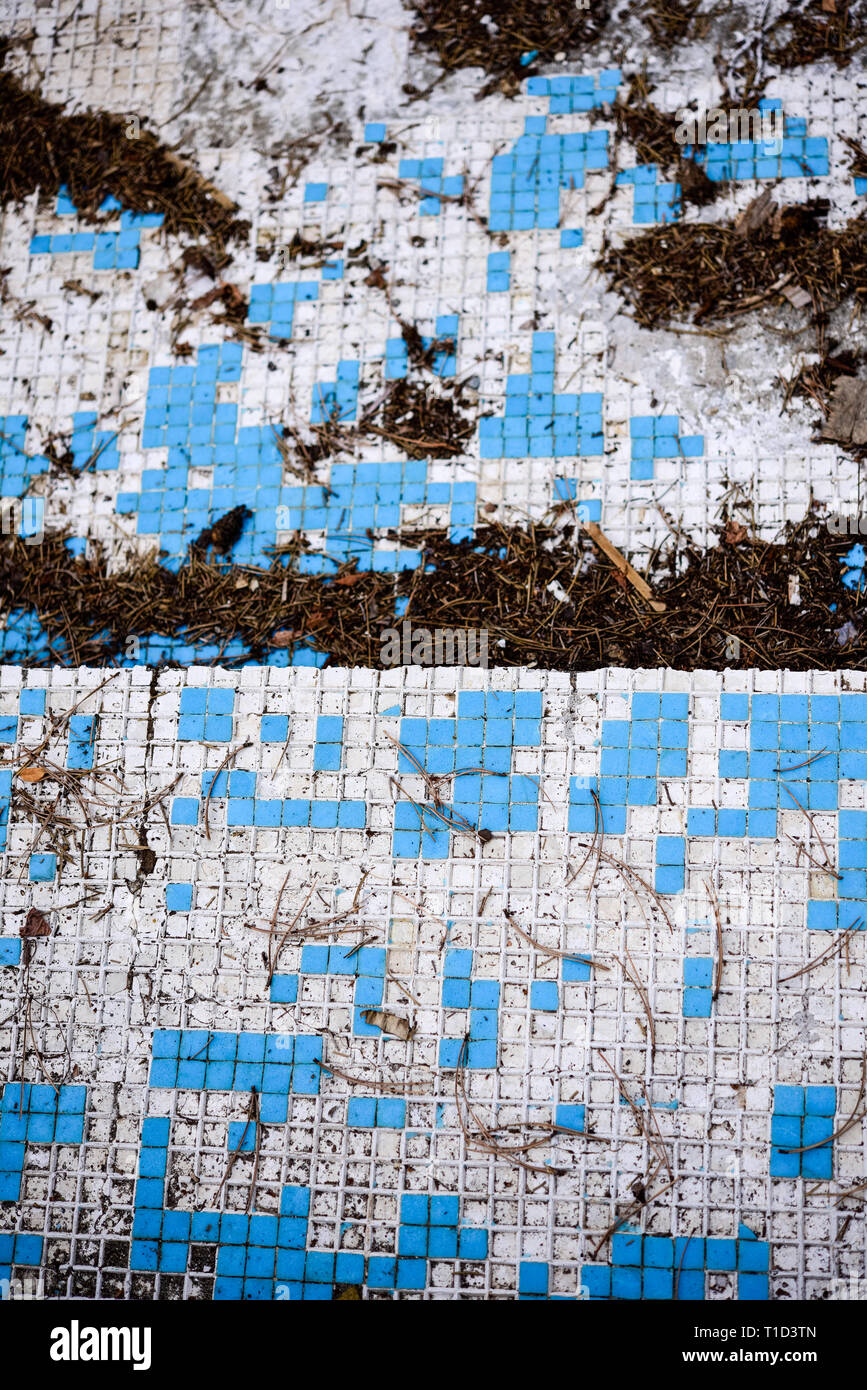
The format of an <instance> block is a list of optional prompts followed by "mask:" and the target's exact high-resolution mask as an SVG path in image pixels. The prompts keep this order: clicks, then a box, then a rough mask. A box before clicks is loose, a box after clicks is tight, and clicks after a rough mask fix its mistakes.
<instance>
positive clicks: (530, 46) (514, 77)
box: [409, 0, 610, 99]
mask: <svg viewBox="0 0 867 1390" xmlns="http://www.w3.org/2000/svg"><path fill="white" fill-rule="evenodd" d="M409 8H411V9H412V10H413V11H414V13H415V17H416V22H415V24H414V26H413V28H412V31H411V37H412V41H413V43H414V44H415V45H416V46H417V47H418V48H423V49H430V50H432V51H433V52H434V53H435V54H436V56H437V58H438V59H439V61H440V63H441V65H442V67H443V69H444V71H445V72H454V71H455V70H456V69H458V68H482V69H483V70H484V71H485V72H486V73H488V74H489V76H490V81H488V82H486V83H485V84H484V85H483V86H482V87H481V89H480V90H479V91H478V92H477V93H476V98H477V99H479V98H481V97H484V96H487V95H488V94H489V93H490V92H494V91H498V92H503V93H504V94H505V95H506V96H514V95H515V94H516V93H517V92H518V90H519V89H520V85H521V82H522V81H523V79H524V78H525V77H527V76H528V74H529V72H531V71H532V67H531V63H532V61H533V59H536V58H538V60H539V62H540V63H546V62H551V60H552V59H553V58H554V56H555V54H557V53H560V52H563V53H566V54H567V55H568V56H569V57H570V58H571V57H573V56H574V55H575V54H576V53H577V52H579V51H580V50H582V49H584V48H586V47H588V45H589V44H591V43H593V42H594V40H596V39H598V38H599V36H600V34H601V33H602V31H603V30H604V28H605V26H606V24H607V23H608V15H609V10H610V5H609V3H608V0H590V3H589V4H588V5H587V7H586V9H579V8H578V7H577V5H576V3H575V0H412V3H411V4H410V6H409ZM528 54H532V55H533V59H531V60H529V61H522V60H526V58H527V55H528ZM409 94H410V95H413V96H415V95H419V94H418V93H417V92H416V91H415V89H414V88H413V89H412V90H411V91H410V93H409Z"/></svg>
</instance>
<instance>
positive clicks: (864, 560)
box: [840, 541, 867, 589]
mask: <svg viewBox="0 0 867 1390" xmlns="http://www.w3.org/2000/svg"><path fill="white" fill-rule="evenodd" d="M840 563H841V565H842V566H843V583H844V584H845V586H846V588H847V589H863V588H864V566H865V564H867V551H865V549H864V547H863V545H862V544H861V542H860V541H856V542H855V544H854V545H853V546H852V548H851V550H847V551H846V554H845V555H844V556H843V559H842V560H841V562H840Z"/></svg>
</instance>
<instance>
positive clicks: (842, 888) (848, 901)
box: [807, 811, 867, 931]
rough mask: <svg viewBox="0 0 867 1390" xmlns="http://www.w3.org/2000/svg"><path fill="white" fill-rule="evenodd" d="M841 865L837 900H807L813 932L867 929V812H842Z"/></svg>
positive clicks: (839, 816)
mask: <svg viewBox="0 0 867 1390" xmlns="http://www.w3.org/2000/svg"><path fill="white" fill-rule="evenodd" d="M837 868H838V873H839V877H838V878H837V879H836V881H835V886H836V889H837V897H836V899H834V898H831V899H827V898H815V899H811V900H810V901H809V902H808V903H807V926H808V928H809V929H810V930H811V931H836V930H837V929H838V928H840V929H842V930H843V931H848V930H850V929H852V928H854V929H856V930H859V931H863V930H864V928H865V926H867V811H839V812H838V814H837Z"/></svg>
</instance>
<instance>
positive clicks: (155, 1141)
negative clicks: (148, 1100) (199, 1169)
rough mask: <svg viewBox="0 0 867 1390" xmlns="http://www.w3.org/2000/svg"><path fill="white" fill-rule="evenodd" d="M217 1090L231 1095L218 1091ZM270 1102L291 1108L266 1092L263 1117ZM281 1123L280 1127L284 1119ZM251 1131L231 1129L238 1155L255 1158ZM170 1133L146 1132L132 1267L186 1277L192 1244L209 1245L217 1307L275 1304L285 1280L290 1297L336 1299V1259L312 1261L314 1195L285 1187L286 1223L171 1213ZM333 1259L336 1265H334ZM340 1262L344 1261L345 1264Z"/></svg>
mask: <svg viewBox="0 0 867 1390" xmlns="http://www.w3.org/2000/svg"><path fill="white" fill-rule="evenodd" d="M212 1036H213V1037H215V1038H221V1037H223V1035H222V1034H214V1035H212ZM241 1036H242V1037H243V1036H244V1035H243V1034H242V1035H241ZM308 1041H312V1040H308ZM316 1041H318V1040H316ZM219 1050H230V1049H229V1048H226V1049H223V1048H220V1049H219ZM269 1065H270V1064H269ZM275 1065H279V1066H281V1069H282V1070H283V1071H291V1070H292V1068H291V1067H289V1066H286V1065H285V1064H275ZM260 1070H261V1068H260ZM317 1070H318V1069H317ZM211 1089H218V1090H223V1089H231V1088H230V1087H224V1086H215V1087H213V1088H211ZM303 1094H307V1092H303ZM269 1096H271V1097H272V1098H274V1099H278V1100H281V1099H282V1101H283V1102H284V1106H285V1093H283V1092H272V1093H265V1094H263V1095H262V1099H261V1110H264V1108H265V1103H266V1101H267V1100H268V1099H269ZM260 1118H261V1119H262V1123H263V1124H265V1123H269V1121H267V1120H265V1119H264V1117H262V1116H261V1112H260ZM275 1122H276V1123H280V1121H279V1120H278V1121H275ZM284 1122H285V1115H284ZM250 1128H251V1127H248V1126H247V1125H245V1124H244V1123H243V1122H240V1133H239V1132H238V1126H230V1131H231V1138H230V1143H229V1146H228V1147H229V1150H230V1151H232V1148H233V1145H232V1140H234V1144H235V1151H236V1152H237V1151H240V1152H242V1153H243V1152H249V1151H250V1141H249V1129H250ZM170 1133H171V1120H170V1119H169V1118H168V1117H163V1116H157V1115H152V1116H149V1117H148V1118H147V1119H146V1120H145V1121H144V1123H143V1126H142V1147H141V1152H140V1158H139V1177H138V1181H137V1183H136V1192H135V1215H134V1218H133V1230H132V1243H131V1246H130V1268H131V1269H134V1270H153V1271H157V1270H159V1271H160V1272H162V1273H164V1274H183V1273H184V1272H185V1271H186V1268H187V1263H188V1260H189V1255H190V1246H191V1244H202V1243H204V1244H210V1245H216V1246H217V1247H218V1250H217V1277H216V1279H215V1281H214V1295H213V1296H214V1299H215V1300H224V1299H246V1300H270V1299H273V1298H274V1297H275V1296H276V1295H277V1284H279V1283H280V1282H282V1281H284V1280H286V1281H289V1280H291V1282H292V1292H291V1294H290V1295H289V1296H290V1297H298V1298H301V1297H307V1298H315V1297H319V1298H330V1297H331V1296H332V1289H331V1286H332V1285H333V1283H334V1281H335V1265H334V1256H333V1255H331V1256H330V1257H328V1256H324V1261H325V1263H324V1265H318V1264H317V1258H316V1255H315V1254H310V1255H308V1254H306V1250H305V1247H306V1245H307V1238H308V1217H309V1211H310V1189H309V1188H307V1187H297V1186H286V1187H284V1188H283V1190H282V1192H281V1194H280V1214H279V1216H276V1215H270V1214H265V1213H253V1214H252V1215H247V1214H243V1213H240V1212H226V1211H223V1212H219V1211H201V1212H186V1211H179V1210H177V1209H176V1208H167V1207H166V1205H165V1185H166V1170H167V1167H168V1151H169V1140H170ZM329 1258H330V1266H328V1263H327V1262H328V1259H329ZM337 1258H338V1261H339V1260H340V1258H341V1257H340V1256H338V1257H337ZM308 1261H309V1262H310V1264H309V1268H308V1267H307V1264H308ZM362 1272H363V1270H362ZM325 1276H327V1277H325ZM308 1282H309V1283H310V1285H311V1286H316V1287H317V1289H319V1290H320V1291H318V1292H315V1293H314V1292H313V1291H312V1288H311V1292H309V1293H308V1292H307V1291H306V1289H305V1285H306V1284H307V1283H308ZM296 1285H297V1290H298V1291H297V1292H296V1291H295V1287H296ZM283 1296H285V1295H283Z"/></svg>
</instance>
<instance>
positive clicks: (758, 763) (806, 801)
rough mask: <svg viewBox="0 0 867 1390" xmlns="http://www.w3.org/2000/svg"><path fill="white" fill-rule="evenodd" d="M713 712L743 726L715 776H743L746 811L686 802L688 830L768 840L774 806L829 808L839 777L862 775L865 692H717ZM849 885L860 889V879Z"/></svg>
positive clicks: (773, 829)
mask: <svg viewBox="0 0 867 1390" xmlns="http://www.w3.org/2000/svg"><path fill="white" fill-rule="evenodd" d="M720 715H721V718H722V719H723V720H732V721H733V722H735V723H743V724H747V725H748V730H749V738H748V746H747V748H746V749H744V750H742V751H741V750H732V749H721V750H720V753H719V775H720V777H722V778H726V779H734V780H740V779H746V780H748V781H749V798H748V800H749V809H748V810H739V809H728V810H726V809H721V810H714V809H713V808H712V807H708V808H702V807H693V808H691V809H690V810H689V812H688V815H687V831H688V833H689V834H690V835H733V836H742V835H754V836H761V837H767V838H775V837H776V834H777V812H778V810H779V809H783V810H792V809H793V808H794V807H796V806H797V805H798V804H799V803H800V805H801V806H802V807H803V809H804V810H805V811H836V810H837V804H838V803H837V789H838V782H839V780H840V779H842V778H847V779H848V778H852V779H856V778H857V779H863V778H865V777H867V695H857V694H851V693H845V694H843V695H809V696H808V695H764V694H754V695H752V696H750V695H748V694H733V693H726V692H724V693H723V694H722V696H721V699H720ZM851 882H852V884H853V885H856V886H857V887H858V888H859V889H861V888H863V887H865V886H867V885H865V883H864V880H863V876H862V878H860V879H857V880H852V881H851ZM843 886H844V888H845V887H846V886H847V885H846V881H845V880H844V883H843ZM841 896H848V895H847V894H841ZM853 896H855V895H853ZM857 896H859V897H863V896H867V894H865V893H863V892H859V893H858V894H857Z"/></svg>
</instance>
